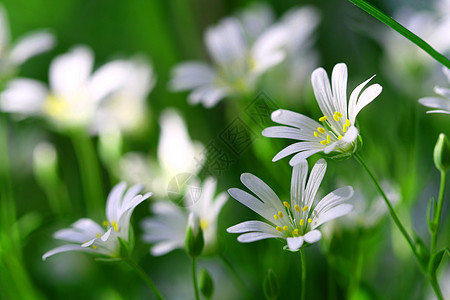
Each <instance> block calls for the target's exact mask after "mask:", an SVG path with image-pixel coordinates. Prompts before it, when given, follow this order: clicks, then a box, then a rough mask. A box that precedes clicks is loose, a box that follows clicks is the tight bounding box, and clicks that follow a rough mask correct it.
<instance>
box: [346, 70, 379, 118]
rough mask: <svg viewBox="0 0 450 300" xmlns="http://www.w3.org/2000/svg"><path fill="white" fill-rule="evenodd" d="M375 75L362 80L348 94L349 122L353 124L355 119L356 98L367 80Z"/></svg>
mask: <svg viewBox="0 0 450 300" xmlns="http://www.w3.org/2000/svg"><path fill="white" fill-rule="evenodd" d="M374 77H375V75H373V76H372V77H370V78H369V79H367V80H366V81H364V82H363V83H361V84H360V85H358V86H357V87H356V88H355V89H354V90H353V92H352V93H351V94H350V99H349V101H348V118H349V121H350V123H351V124H355V119H356V114H355V110H356V104H357V100H358V97H359V94H361V91H362V89H363V88H364V87H365V86H366V85H367V84H368V83H369V81H371V80H372V79H373V78H374Z"/></svg>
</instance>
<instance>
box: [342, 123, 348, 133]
mask: <svg viewBox="0 0 450 300" xmlns="http://www.w3.org/2000/svg"><path fill="white" fill-rule="evenodd" d="M342 130H343V131H344V132H347V125H346V124H344V125H342Z"/></svg>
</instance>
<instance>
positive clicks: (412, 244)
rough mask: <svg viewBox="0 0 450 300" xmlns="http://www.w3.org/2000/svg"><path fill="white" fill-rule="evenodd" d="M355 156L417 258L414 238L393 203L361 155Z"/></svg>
mask: <svg viewBox="0 0 450 300" xmlns="http://www.w3.org/2000/svg"><path fill="white" fill-rule="evenodd" d="M353 156H354V157H355V159H356V160H357V161H358V162H359V163H360V164H361V166H362V167H363V168H364V170H366V172H367V174H369V177H370V179H372V181H373V183H374V184H375V186H376V188H377V190H378V192H379V193H380V195H381V196H382V197H383V199H384V202H386V205H387V206H388V208H389V213H390V214H391V217H392V219H393V220H394V223H395V225H397V227H398V229H399V230H400V232H401V233H402V234H403V237H404V238H405V240H406V241H407V242H408V245H409V246H410V247H411V250H412V252H413V253H414V255H415V256H416V257H417V253H416V249H415V247H414V242H413V240H412V238H411V237H410V236H409V234H408V232H407V231H406V229H405V227H404V226H403V224H402V222H401V221H400V219H399V218H398V216H397V213H396V212H395V210H394V208H393V207H392V204H391V202H389V199H388V198H387V196H386V194H385V193H384V191H383V189H382V188H381V186H380V184H379V183H378V181H377V179H376V178H375V176H374V175H373V173H372V172H371V171H370V169H369V167H368V166H367V165H366V164H365V163H364V161H363V160H362V158H361V156H359V154H357V153H355V154H354V155H353ZM417 258H418V257H417Z"/></svg>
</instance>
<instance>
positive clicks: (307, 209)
mask: <svg viewBox="0 0 450 300" xmlns="http://www.w3.org/2000/svg"><path fill="white" fill-rule="evenodd" d="M326 166H327V164H326V162H325V160H323V159H320V160H319V161H318V162H317V163H316V164H315V165H314V167H313V169H312V170H311V174H310V176H309V180H308V183H306V177H307V176H308V163H307V161H306V160H302V161H301V162H299V164H297V165H295V166H294V168H293V171H292V181H291V201H290V203H288V202H287V201H283V202H281V200H280V198H278V196H277V195H276V194H275V193H274V191H273V190H272V189H271V188H270V187H269V186H268V185H267V184H265V183H264V182H263V181H262V180H261V179H259V178H258V177H256V176H254V175H252V174H249V173H244V174H242V175H241V181H242V183H243V184H244V185H245V186H246V187H247V188H248V189H249V190H250V191H252V192H253V193H254V194H255V195H256V196H257V197H255V196H253V195H251V194H249V193H247V192H245V191H243V190H241V189H238V188H232V189H229V190H228V193H229V194H230V195H231V197H233V198H234V199H236V200H237V201H239V202H241V203H242V204H244V205H245V206H247V207H248V208H250V209H251V210H253V211H254V212H256V213H257V214H259V215H260V216H262V217H263V218H265V219H266V220H267V221H268V223H266V222H261V221H246V222H242V223H240V224H237V225H234V226H232V227H230V228H228V229H227V231H228V232H230V233H242V234H241V235H240V236H239V237H238V241H239V242H241V243H250V242H254V241H259V240H262V239H267V238H282V239H285V240H286V242H287V249H289V250H291V251H297V250H298V249H300V248H301V247H302V245H303V244H304V242H306V243H309V244H312V243H315V242H317V241H319V240H320V239H321V237H322V234H321V232H320V231H319V230H318V229H317V227H319V226H320V225H322V224H323V223H325V222H328V221H330V220H332V219H335V218H338V217H341V216H343V215H345V214H347V213H349V212H350V211H351V210H352V205H350V204H343V203H342V202H344V201H346V200H348V199H349V198H350V197H351V196H352V195H353V188H352V187H351V186H346V187H342V188H339V189H337V190H335V191H333V192H331V193H329V194H328V195H326V196H325V197H324V198H322V199H321V200H319V201H318V202H317V203H316V204H315V203H314V198H315V196H316V194H317V191H318V189H319V185H320V183H321V182H322V179H323V176H324V175H325V170H326Z"/></svg>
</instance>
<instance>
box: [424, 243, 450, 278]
mask: <svg viewBox="0 0 450 300" xmlns="http://www.w3.org/2000/svg"><path fill="white" fill-rule="evenodd" d="M445 252H447V253H448V248H444V249H441V250H439V251H438V252H436V253H435V254H433V256H432V257H431V259H430V263H429V265H428V273H429V274H434V273H436V270H437V268H438V267H439V265H440V264H441V262H442V257H444V254H445Z"/></svg>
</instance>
